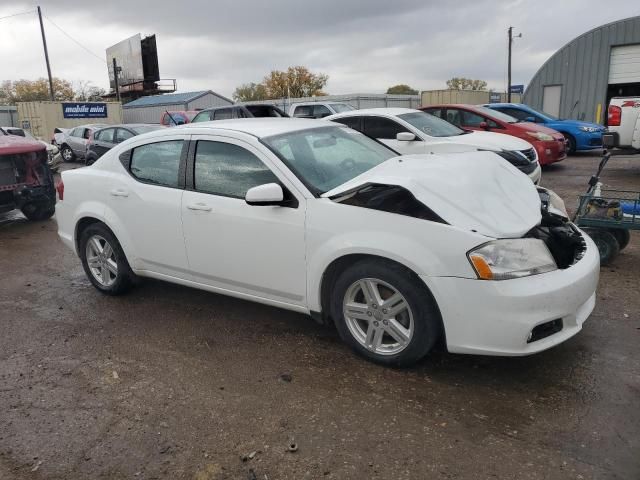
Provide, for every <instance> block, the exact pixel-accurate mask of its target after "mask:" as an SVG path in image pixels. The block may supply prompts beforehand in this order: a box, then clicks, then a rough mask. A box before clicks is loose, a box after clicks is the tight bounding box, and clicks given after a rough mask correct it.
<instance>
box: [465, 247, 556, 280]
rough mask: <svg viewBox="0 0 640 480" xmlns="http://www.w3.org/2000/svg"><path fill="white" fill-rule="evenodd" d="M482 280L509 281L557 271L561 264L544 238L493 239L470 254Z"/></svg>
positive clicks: (474, 267) (470, 259)
mask: <svg viewBox="0 0 640 480" xmlns="http://www.w3.org/2000/svg"><path fill="white" fill-rule="evenodd" d="M467 255H468V257H469V261H470V262H471V265H473V269H474V270H475V272H476V274H477V275H478V278H479V279H481V280H509V279H512V278H521V277H528V276H529V275H538V274H540V273H545V272H550V271H552V270H556V269H557V268H558V266H557V265H556V262H555V260H554V259H553V257H552V256H551V252H550V251H549V249H548V248H547V246H546V245H545V244H544V242H543V241H542V240H538V239H537V238H516V239H507V240H494V241H492V242H489V243H485V244H484V245H481V246H480V247H478V248H476V249H474V250H471V251H470V252H469V253H468V254H467Z"/></svg>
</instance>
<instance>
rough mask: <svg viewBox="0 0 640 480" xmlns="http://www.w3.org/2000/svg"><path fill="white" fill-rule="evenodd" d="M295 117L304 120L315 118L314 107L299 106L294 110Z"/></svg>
mask: <svg viewBox="0 0 640 480" xmlns="http://www.w3.org/2000/svg"><path fill="white" fill-rule="evenodd" d="M293 116H294V117H303V118H311V117H313V105H298V106H297V107H296V108H295V109H294V110H293Z"/></svg>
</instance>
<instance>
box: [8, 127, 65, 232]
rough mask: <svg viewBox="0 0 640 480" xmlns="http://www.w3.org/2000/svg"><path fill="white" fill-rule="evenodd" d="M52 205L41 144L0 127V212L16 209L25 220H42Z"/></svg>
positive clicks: (49, 177)
mask: <svg viewBox="0 0 640 480" xmlns="http://www.w3.org/2000/svg"><path fill="white" fill-rule="evenodd" d="M55 205H56V191H55V186H54V183H53V175H52V174H51V170H50V169H49V166H48V165H47V149H46V148H45V146H44V145H43V144H42V143H40V142H37V141H35V140H31V139H28V138H23V137H18V136H16V135H7V134H5V133H4V132H2V131H0V213H4V212H8V211H11V210H14V209H19V210H21V211H22V213H23V214H24V216H25V217H27V218H28V219H29V220H46V219H47V218H50V217H51V216H52V215H53V214H54V212H55Z"/></svg>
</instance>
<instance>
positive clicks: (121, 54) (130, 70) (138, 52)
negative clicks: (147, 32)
mask: <svg viewBox="0 0 640 480" xmlns="http://www.w3.org/2000/svg"><path fill="white" fill-rule="evenodd" d="M114 58H115V59H116V63H117V65H118V67H120V73H119V74H118V83H119V84H120V85H128V84H131V83H136V82H142V81H144V70H143V68H142V39H141V37H140V34H139V33H138V34H137V35H134V36H133V37H130V38H127V39H126V40H123V41H121V42H119V43H116V44H115V45H112V46H110V47H109V48H107V69H108V71H109V85H110V86H111V88H115V78H114V76H113V59H114Z"/></svg>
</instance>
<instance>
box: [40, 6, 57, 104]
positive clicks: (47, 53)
mask: <svg viewBox="0 0 640 480" xmlns="http://www.w3.org/2000/svg"><path fill="white" fill-rule="evenodd" d="M38 19H39V20H40V33H42V46H43V47H44V60H45V61H46V62H47V75H49V98H50V99H51V101H52V102H53V99H54V93H53V77H52V76H51V65H50V64H49V50H47V37H45V35H44V25H43V24H42V11H41V10H40V6H39V5H38Z"/></svg>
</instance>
